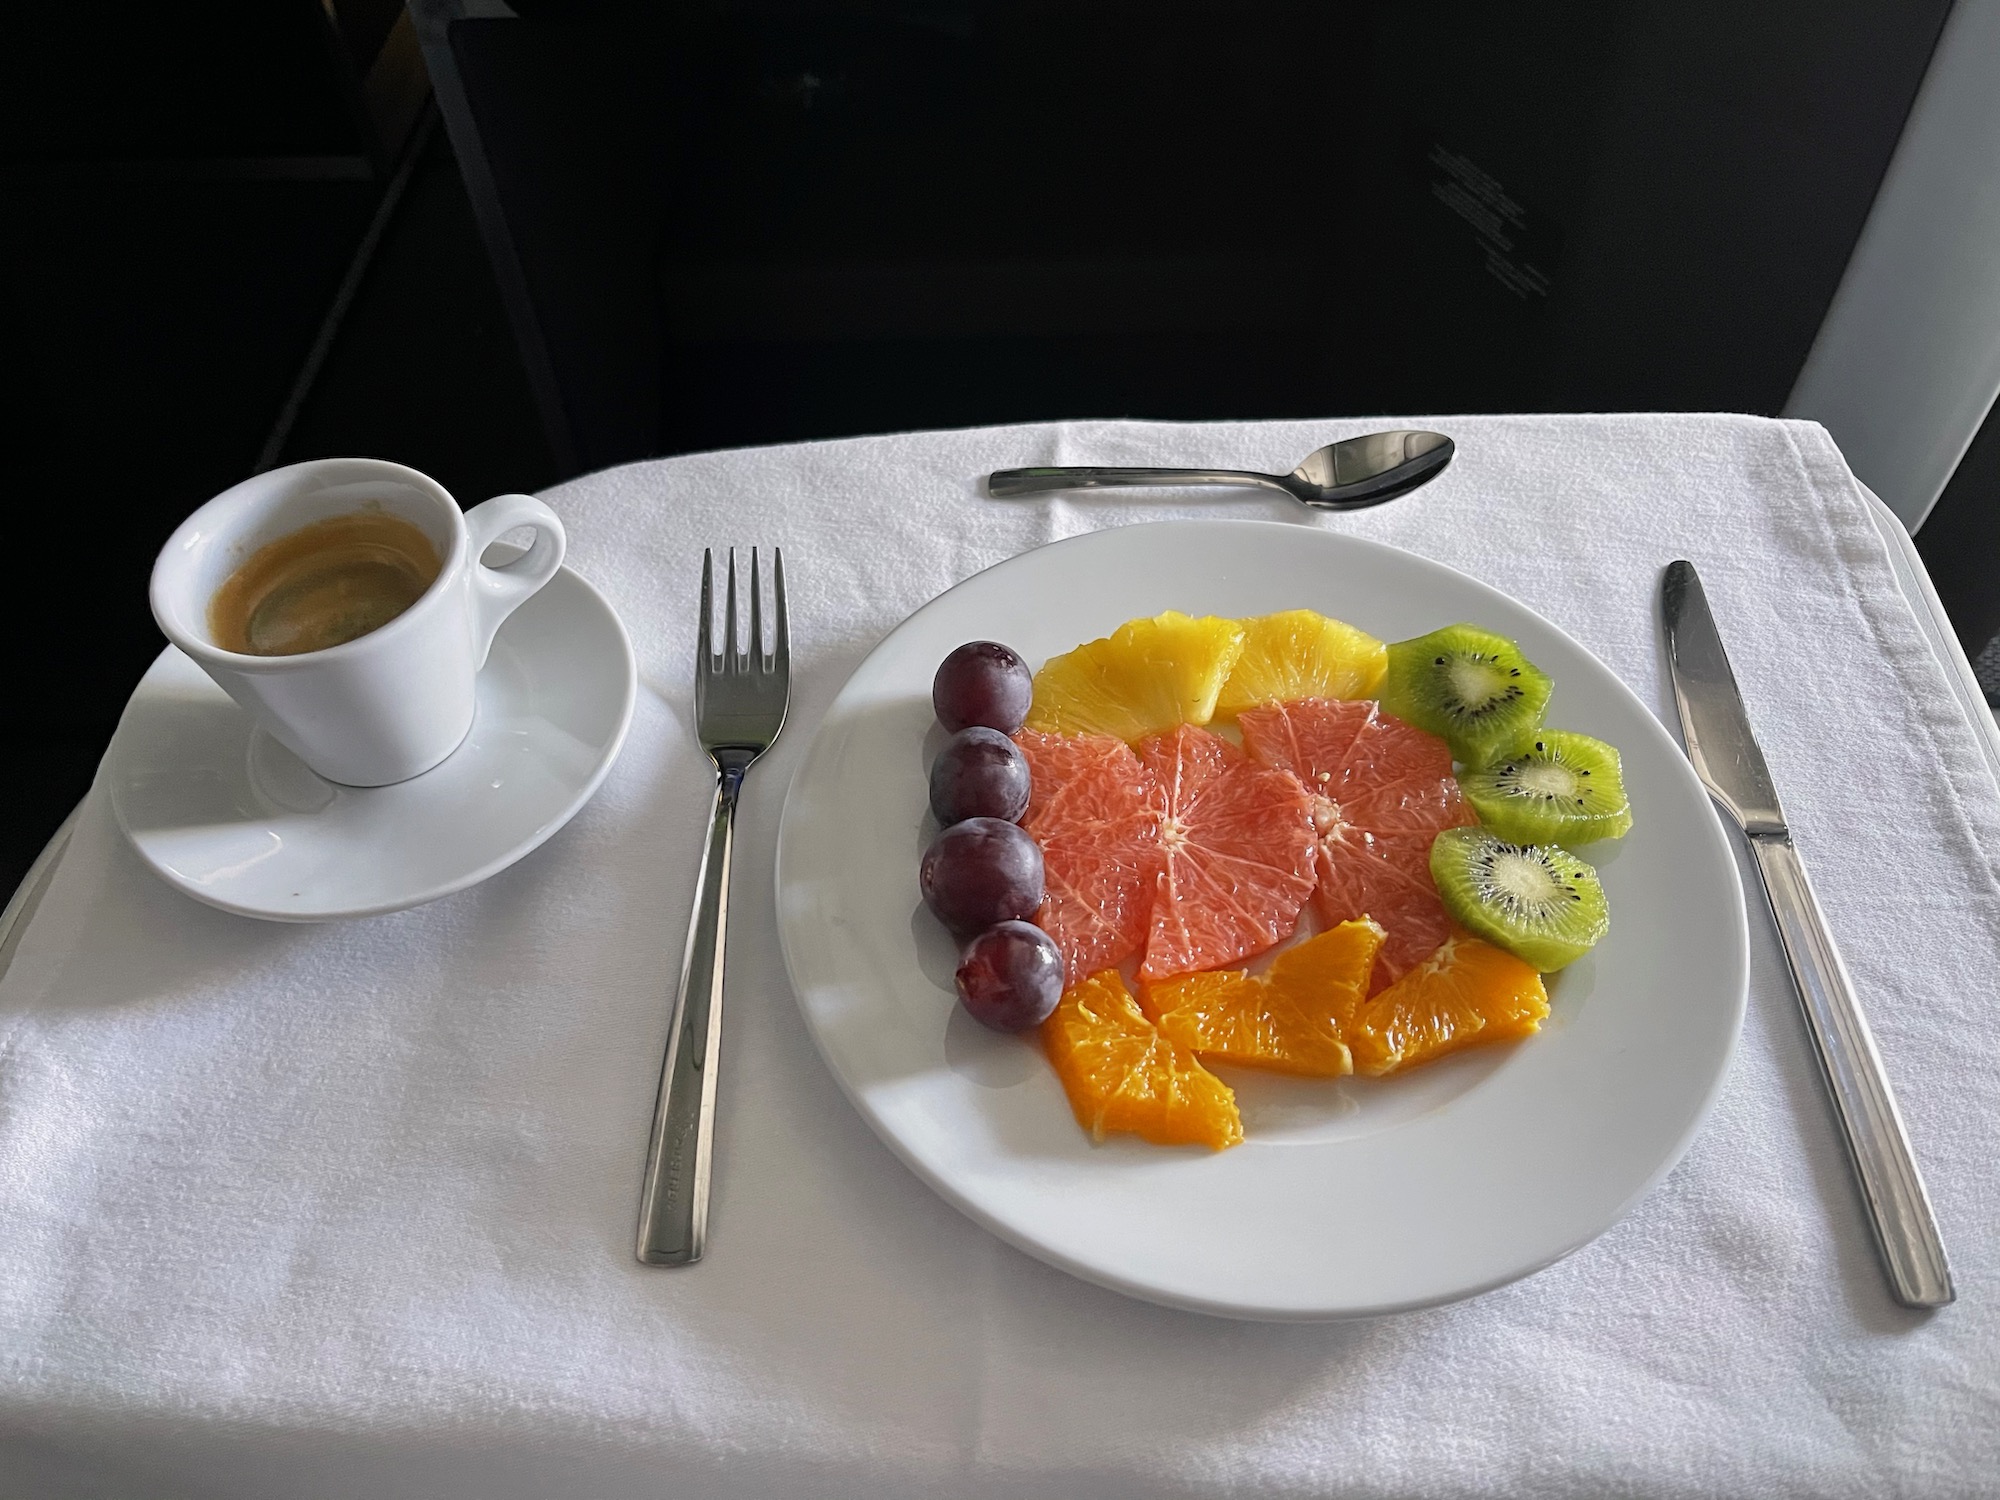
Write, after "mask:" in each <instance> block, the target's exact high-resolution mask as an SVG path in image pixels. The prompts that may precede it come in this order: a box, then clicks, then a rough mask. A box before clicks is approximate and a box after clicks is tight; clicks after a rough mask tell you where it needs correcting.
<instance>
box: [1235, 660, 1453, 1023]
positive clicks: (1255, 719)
mask: <svg viewBox="0 0 2000 1500" xmlns="http://www.w3.org/2000/svg"><path fill="white" fill-rule="evenodd" d="M1237 723H1238V725H1239V726H1240V727H1241V728H1242V731H1243V745H1244V748H1245V749H1246V750H1248V751H1249V753H1250V757H1251V759H1253V760H1255V761H1257V762H1258V763H1260V764H1262V765H1266V766H1272V767H1278V768H1282V769H1284V770H1287V771H1291V772H1292V773H1294V774H1295V775H1296V776H1297V777H1298V778H1299V780H1300V781H1301V782H1303V783H1304V784H1305V787H1306V789H1307V791H1308V792H1309V793H1310V794H1311V798H1312V818H1313V824H1314V826H1315V829H1316V830H1317V835H1318V837H1317V843H1318V873H1319V883H1318V886H1317V888H1316V889H1315V891H1314V892H1313V907H1314V909H1315V910H1316V911H1317V912H1318V914H1319V918H1320V921H1321V922H1322V923H1324V924H1326V925H1327V926H1333V925H1335V924H1337V923H1340V922H1346V921H1352V920H1354V919H1356V918H1359V917H1363V916H1368V917H1373V918H1374V919H1375V921H1376V922H1378V923H1380V924H1381V926H1382V928H1383V929H1384V930H1385V931H1386V932H1387V933H1388V937H1387V938H1386V939H1385V941H1384V942H1383V944H1382V951H1381V952H1380V953H1379V954H1378V955H1377V957H1376V960H1375V972H1374V977H1373V979H1372V981H1371V992H1373V991H1379V990H1382V989H1385V988H1387V987H1388V986H1389V985H1390V984H1392V983H1394V982H1395V981H1396V980H1397V979H1400V978H1401V977H1402V976H1403V975H1404V974H1405V973H1407V972H1408V971H1409V970H1410V969H1411V968H1413V967H1414V966H1415V965H1417V964H1419V963H1421V962H1423V960H1425V959H1427V958H1429V957H1430V956H1431V954H1432V953H1434V952H1436V951H1437V948H1438V946H1439V944H1441V943H1443V942H1444V940H1445V939H1446V938H1447V937H1448V936H1450V934H1451V919H1450V918H1449V917H1448V916H1446V915H1445V910H1444V906H1443V903H1441V902H1440V901H1439V900H1438V895H1437V888H1436V887H1435V886H1433V885H1432V884H1431V872H1430V853H1431V842H1432V840H1433V839H1435V838H1436V837H1437V835H1438V833H1439V832H1440V831H1441V830H1442V829H1446V828H1458V827H1462V826H1464V825H1466V824H1470V823H1472V822H1473V821H1475V820H1474V818H1473V815H1472V813H1471V811H1470V810H1469V809H1468V808H1467V807H1466V805H1465V800H1464V798H1463V797H1462V796H1461V795H1460V793H1459V789H1458V782H1457V780H1456V779H1455V778H1454V777H1453V776H1452V774H1451V750H1450V748H1449V747H1448V746H1447V745H1446V744H1445V742H1444V741H1443V740H1441V739H1439V738H1438V737H1437V736H1436V735H1433V734H1428V733H1426V732H1425V731H1424V730H1421V729H1418V728H1417V727H1416V726H1415V725H1413V724H1406V723H1404V722H1403V721H1402V720H1401V719H1398V718H1395V717H1393V716H1392V715H1389V714H1385V713H1383V712H1382V711H1381V709H1380V708H1379V707H1377V706H1376V704H1375V703H1374V702H1372V701H1370V700H1366V699H1363V700H1358V701H1355V700H1338V699H1325V698H1303V699H1300V700H1298V701H1297V702H1293V703H1273V704H1268V705H1266V706H1264V707H1262V708H1253V709H1247V710H1245V711H1244V712H1243V714H1242V715H1240V716H1239V718H1238V720H1237Z"/></svg>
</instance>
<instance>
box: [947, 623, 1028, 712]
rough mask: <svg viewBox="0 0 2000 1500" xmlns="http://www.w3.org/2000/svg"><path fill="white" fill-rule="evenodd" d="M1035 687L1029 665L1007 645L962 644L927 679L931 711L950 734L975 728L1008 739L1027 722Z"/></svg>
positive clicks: (986, 642)
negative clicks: (929, 687)
mask: <svg viewBox="0 0 2000 1500" xmlns="http://www.w3.org/2000/svg"><path fill="white" fill-rule="evenodd" d="M1034 686H1035V679H1034V676H1033V675H1032V674H1031V673H1030V672H1029V671H1028V664H1027V663H1026V662H1024V661H1022V660H1021V656H1020V653H1019V652H1017V651H1015V650H1014V649H1013V648H1012V647H1011V646H1003V645H1001V644H1000V643H999V642H998V641H967V642H966V643H965V644H964V645H963V646H960V647H959V648H958V649H957V650H956V651H954V652H952V653H951V655H949V656H947V657H946V658H945V659H944V662H943V664H942V665H941V666H939V668H938V669H937V676H936V677H934V678H932V679H931V707H932V708H934V709H935V710H937V717H938V723H940V724H942V725H944V727H945V728H946V729H949V730H950V731H951V732H952V733H954V734H956V733H957V732H958V731H959V730H961V729H966V728H969V727H970V726H972V725H974V724H979V725H983V726H984V727H986V728H987V729H997V730H999V731H1000V732H1001V733H1002V734H1012V733H1013V732H1014V731H1015V730H1017V729H1019V728H1020V727H1021V724H1022V722H1023V721H1024V720H1025V719H1026V718H1027V717H1028V702H1029V700H1030V699H1031V698H1032V697H1033V696H1034Z"/></svg>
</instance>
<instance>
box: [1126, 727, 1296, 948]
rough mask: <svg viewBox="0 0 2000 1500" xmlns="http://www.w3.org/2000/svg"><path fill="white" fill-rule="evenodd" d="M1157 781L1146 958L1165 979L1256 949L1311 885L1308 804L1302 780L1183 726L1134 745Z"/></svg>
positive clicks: (1284, 923)
mask: <svg viewBox="0 0 2000 1500" xmlns="http://www.w3.org/2000/svg"><path fill="white" fill-rule="evenodd" d="M1139 759H1140V761H1141V763H1142V764H1144V765H1145V766H1146V768H1147V769H1148V770H1150V771H1151V772H1152V773H1153V779H1154V781H1155V783H1156V784H1157V785H1158V787H1159V796H1160V806H1161V821H1160V855H1161V858H1162V860H1163V861H1164V866H1165V867H1164V868H1163V869H1162V870H1161V872H1160V874H1159V876H1158V879H1157V884H1156V886H1155V889H1154V894H1153V914H1152V923H1151V930H1150V931H1149V932H1148V933H1147V936H1146V961H1145V963H1144V964H1143V965H1141V967H1140V970H1139V972H1140V974H1141V975H1142V976H1144V977H1145V978H1147V979H1164V978H1166V977H1168V976H1169V975H1173V974H1186V973H1189V972H1191V971H1192V970H1195V969H1212V968H1214V967H1216V966H1217V965H1218V964H1226V963H1233V962H1235V961H1236V960H1237V959H1239V958H1247V957H1248V956H1249V955H1250V954H1252V953H1257V952H1261V951H1262V950H1263V949H1265V948H1268V947H1270V946H1271V945H1272V944H1273V943H1275V942H1277V941H1279V939H1281V938H1285V937H1289V936H1290V935H1291V933H1292V930H1293V929H1294V928H1295V927H1296V926H1297V925H1298V920H1299V908H1300V907H1301V906H1303V905H1305V901H1306V897H1307V896H1309V895H1311V894H1312V888H1313V857H1314V856H1313V851H1314V836H1313V825H1312V818H1311V816H1310V809H1311V803H1310V801H1309V799H1308V798H1307V796H1306V792H1305V788H1304V787H1302V786H1300V785H1299V782H1298V778H1297V777H1295V776H1293V775H1291V774H1290V773H1289V772H1287V771H1278V770H1273V769H1271V768H1269V767H1267V766H1260V765H1257V764H1255V763H1254V762H1252V761H1251V760H1250V759H1249V757H1248V756H1246V755H1244V753H1243V752H1242V751H1241V750H1238V749H1237V748H1236V747H1235V746H1234V745H1232V744H1230V743H1229V741H1227V740H1225V739H1222V738H1220V737H1218V736H1216V735H1213V734H1210V733H1209V732H1208V731H1207V730H1205V729H1196V728H1195V727H1193V726H1192V725H1189V724H1183V725H1182V726H1181V727H1180V728H1179V729H1176V730H1175V731H1174V732H1173V733H1172V734H1163V735H1157V736H1155V737H1154V738H1152V739H1150V740H1147V741H1145V743H1143V744H1142V745H1140V746H1139Z"/></svg>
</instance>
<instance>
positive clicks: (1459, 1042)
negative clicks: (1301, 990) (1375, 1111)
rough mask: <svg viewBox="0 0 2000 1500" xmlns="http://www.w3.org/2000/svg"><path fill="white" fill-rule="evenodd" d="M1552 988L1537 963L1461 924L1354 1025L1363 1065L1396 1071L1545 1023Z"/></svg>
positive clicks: (1367, 1069) (1362, 1068)
mask: <svg viewBox="0 0 2000 1500" xmlns="http://www.w3.org/2000/svg"><path fill="white" fill-rule="evenodd" d="M1548 1013H1549V994H1548V991H1547V990H1546V989H1544V988H1543V987H1542V976H1541V975H1539V974H1537V973H1536V972H1535V970H1534V967H1533V965H1531V964H1526V963H1523V962H1522V961H1521V960H1520V959H1518V958H1516V957H1514V955H1513V954H1511V953H1506V952H1503V951H1502V950H1500V949H1498V948H1495V947H1494V946H1492V944H1490V943H1482V942H1481V941H1480V940H1479V939H1478V938H1476V937H1473V936H1471V935H1470V934H1469V933H1467V932H1465V931H1463V930H1462V929H1461V930H1457V931H1454V932H1453V933H1451V935H1450V936H1448V937H1447V938H1446V939H1445V941H1444V944H1443V946H1442V947H1440V948H1439V949H1438V950H1437V951H1436V952H1435V953H1433V954H1432V955H1431V956H1430V957H1429V958H1427V959H1425V960H1424V961H1423V962H1422V963H1420V964H1418V965H1417V966H1416V967H1415V968H1414V969H1412V970H1410V972H1409V973H1407V974H1405V975H1404V976H1403V977H1402V978H1401V979H1399V980H1397V981H1396V982H1395V983H1394V984H1392V985H1390V986H1389V988H1387V989H1386V990H1384V991H1382V993H1381V994H1379V995H1377V996H1376V997H1375V998H1374V999H1372V1000H1370V1001H1367V1002H1366V1003H1365V1004H1363V1005H1362V1007H1361V1009H1360V1010H1359V1011H1357V1012H1356V1013H1355V1016H1354V1019H1353V1020H1352V1021H1351V1022H1350V1023H1349V1024H1348V1027H1347V1044H1348V1046H1349V1047H1351V1048H1352V1049H1353V1052H1354V1066H1355V1069H1356V1070H1357V1071H1359V1072H1362V1073H1392V1072H1395V1071H1396V1070H1397V1069H1399V1068H1413V1067H1415V1066H1416V1065H1417V1064H1418V1063H1427V1062H1429V1061H1430V1060H1431V1059H1432V1058H1435V1057H1443V1056H1444V1055H1445V1054H1446V1053H1447V1052H1456V1051H1457V1050H1458V1049H1459V1048H1461V1047H1470V1046H1475V1045H1478V1044H1480V1043H1485V1042H1510V1041H1513V1040H1515V1039H1516V1038H1519V1037H1524V1036H1527V1035H1529V1034H1531V1033H1533V1032H1536V1031H1540V1030H1541V1029H1542V1018H1543V1017H1544V1016H1546V1015H1547V1014H1548Z"/></svg>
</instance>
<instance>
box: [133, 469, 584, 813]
mask: <svg viewBox="0 0 2000 1500" xmlns="http://www.w3.org/2000/svg"><path fill="white" fill-rule="evenodd" d="M364 510H374V511H380V512H382V513H385V514H387V515H391V516H395V517H398V518H400V519H402V520H404V521H408V522H409V523H410V524H411V525H413V526H415V527H416V528H417V529H418V530H420V531H421V532H423V534H424V535H425V536H426V537H427V538H428V539H429V541H430V543H431V545H432V546H433V547H435V548H436V549H437V554H438V556H439V557H440V558H441V559H442V560H443V566H442V567H441V568H440V569H439V570H438V575H437V577H436V578H435V579H434V580H432V582H431V584H430V586H429V587H428V588H427V589H425V590H424V592H423V593H422V594H421V595H420V596H419V597H418V598H417V600H416V602H415V603H414V604H412V605H410V606H409V608H407V609H406V610H404V611H403V612H402V613H401V614H399V615H397V616H396V617H395V618H394V619H392V620H390V621H389V622H388V623H387V624H384V625H382V626H380V627H378V628H377V629H375V630H372V631H369V632H368V633H367V634H366V635H360V636H356V637H355V638H354V639H352V640H349V641H343V642H342V643H341V644H339V645H337V646H329V647H327V648H325V649H324V650H320V651H307V652H302V653H300V654H298V655H295V656H251V655H246V654H244V653H242V652H237V651H230V650H225V649H224V648H223V647H221V646H220V645H218V644H217V643H216V641H215V638H214V635H213V633H212V632H211V630H210V628H209V605H210V602H211V601H212V600H213V599H214V598H215V595H216V591H217V590H218V589H220V588H221V587H222V585H223V583H224V582H225V581H226V580H227V579H228V578H229V577H230V576H231V575H232V574H233V573H234V572H235V571H236V570H237V569H238V568H239V567H241V566H242V565H243V563H244V562H245V560H246V559H248V558H249V557H250V556H251V555H252V554H253V553H255V552H256V551H257V550H258V549H259V548H261V547H263V546H265V545H267V544H268V543H270V542H274V541H276V540H278V539H279V538H280V537H285V536H289V535H291V534H292V533H293V532H295V531H298V530H299V529H300V528H301V527H304V526H309V525H311V524H312V523H314V522H316V521H324V520H328V519H331V518H333V517H337V516H346V515H352V514H354V513H355V512H357V511H364ZM517 527H532V528H534V532H535V539H534V544H533V545H532V546H530V547H529V548H528V550H527V551H526V552H525V553H523V554H522V555H521V556H519V557H517V558H515V559H514V560H513V561H511V562H508V563H505V564H504V565H502V566H500V567H497V568H495V567H488V566H487V565H486V564H485V563H484V562H482V561H481V558H482V556H483V555H484V553H485V551H486V549H487V547H488V546H489V545H491V544H492V542H493V541H494V540H495V539H496V538H498V537H499V536H501V535H502V534H503V533H505V532H509V531H512V530H515V529H516V528H517ZM567 545H568V543H567V538H566V537H565V536H564V534H563V527H562V522H561V521H559V520H557V519H556V514H555V512H554V511H552V510H550V509H549V508H548V507H547V506H546V505H544V504H542V502H541V501H539V500H537V499H534V498H533V497H532V496H529V495H501V496H499V497H497V498H496V499H492V500H488V501H487V502H486V503H485V504H483V505H478V506H475V507H473V508H472V509H471V510H470V511H466V512H464V513H461V512H460V511H459V508H458V502H457V501H455V500H453V499H452V498H451V496H450V495H449V494H447V493H446V492H445V490H444V487H443V486H442V485H440V484H438V483H437V482H436V481H435V480H432V479H429V478H427V477H425V476H424V475H422V474H419V473H418V472H417V471H416V470H415V469H406V468H404V467H403V466H402V465H401V464H392V463H384V462H382V461H380V460H378V459H372V458H329V459H320V460H317V461H315V462H312V463H303V464H292V465H291V466H289V467H288V468H283V469H273V470H271V471H270V472H269V473H266V474H259V475H257V476H256V477H255V478H254V479H246V480H244V481H243V483H241V484H239V485H237V486H236V487H235V488H234V489H230V490H225V491H224V492H223V493H222V494H220V495H217V496H216V497H215V498H214V499H213V500H211V501H209V502H208V504H206V505H204V506H203V507H202V508H201V509H200V510H198V511H196V512H195V513H194V514H193V515H191V516H189V517H188V518H187V519H186V520H185V521H183V522H182V523H181V525H180V528H179V529H178V530H176V531H175V532H174V534H173V536H172V537H170V538H169V539H168V541H167V545H166V547H165V549H164V550H162V552H161V553H160V556H159V560H158V561H157V562H155V563H154V564H153V582H152V605H153V618H154V619H155V620H157V621H158V622H159V625H160V629H161V630H163V631H165V632H166V636H167V639H168V640H170V641H172V642H173V643H174V644H175V645H176V646H178V647H180V649H181V650H182V651H184V652H186V653H187V654H188V656H189V657H191V658H192V659H193V660H194V661H195V662H196V663H197V664H198V665H199V666H200V667H201V669H202V670H203V671H205V672H207V673H208V675H209V676H210V677H212V678H214V679H215V681H216V683H217V685H218V686H220V687H221V688H222V690H223V691H224V692H226V693H227V694H229V696H230V697H232V698H234V699H235V700H236V701H237V702H238V703H240V704H241V705H242V706H243V707H244V708H245V709H247V710H248V711H249V713H250V714H251V716H252V717H253V718H255V719H256V720H257V722H258V723H260V724H261V725H263V727H264V728H265V729H267V730H269V731H270V733H271V735H272V736H273V737H274V738H275V739H276V740H277V741H278V742H279V743H280V744H282V745H284V746H285V747H286V748H288V749H289V750H291V751H292V752H293V753H294V754H296V755H297V756H298V757H299V758H300V759H301V760H303V761H304V762H305V763H306V764H307V765H309V766H311V767H312V768H313V769H314V770H315V771H317V772H319V774H320V775H322V776H324V777H326V778H327V779H328V780H329V781H338V782H342V783H344V784H346V785H348V786H387V785H389V784H390V783H391V782H397V781H407V780H409V779H410V778H411V777H412V776H418V775H421V774H422V773H423V772H425V771H428V770H429V769H430V768H431V767H432V766H435V765H437V764H438V763H439V762H440V761H442V760H444V759H445V757H447V756H448V755H450V754H451V752H452V751H454V750H456V749H457V748H458V747H459V745H460V743H462V742H463V741H464V739H465V736H466V734H467V733H468V732H469V731H470V730H471V728H472V714H473V706H474V695H473V686H474V679H475V678H476V677H477V676H478V675H479V670H480V668H481V667H483V666H485V665H486V654H487V652H488V650H489V649H490V648H491V647H492V645H493V634H494V632H495V631H497V630H498V629H499V628H500V624H501V622H502V621H503V620H505V619H506V618H507V617H508V616H509V615H511V614H512V613H513V612H514V611H515V610H517V609H519V608H520V607H521V605H523V604H525V603H526V602H527V601H528V600H529V599H530V598H532V597H533V596H534V594H535V592H536V591H537V590H538V589H540V588H541V587H542V586H543V585H544V584H546V583H547V582H548V581H549V580H550V579H551V578H553V577H555V574H556V570H557V569H558V568H560V567H561V566H562V560H563V552H564V550H565V548H566V547H567Z"/></svg>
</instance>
